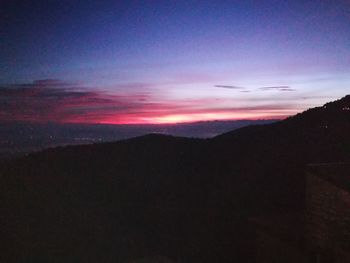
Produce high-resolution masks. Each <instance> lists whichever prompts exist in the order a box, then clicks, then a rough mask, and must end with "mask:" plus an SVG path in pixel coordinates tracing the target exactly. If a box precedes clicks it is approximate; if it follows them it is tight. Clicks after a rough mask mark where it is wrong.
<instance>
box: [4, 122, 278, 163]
mask: <svg viewBox="0 0 350 263" xmlns="http://www.w3.org/2000/svg"><path fill="white" fill-rule="evenodd" d="M274 121H276V120H256V121H251V120H238V121H212V122H197V123H188V124H177V125H176V124H173V125H102V124H101V125H91V124H55V123H49V124H35V123H34V124H33V123H23V122H21V123H16V122H8V123H2V125H0V156H2V157H10V156H16V155H18V154H23V153H28V152H31V151H37V150H40V149H45V148H49V147H56V146H63V145H72V144H87V143H88V144H89V143H97V142H108V141H116V140H122V139H127V138H131V137H136V136H141V135H145V134H148V133H162V134H169V135H174V136H183V137H196V138H209V137H213V136H216V135H219V134H222V133H224V132H228V131H231V130H234V129H237V128H241V127H244V126H247V125H253V124H267V123H272V122H274Z"/></svg>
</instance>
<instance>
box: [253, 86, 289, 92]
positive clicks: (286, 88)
mask: <svg viewBox="0 0 350 263" xmlns="http://www.w3.org/2000/svg"><path fill="white" fill-rule="evenodd" d="M259 89H260V90H266V91H268V90H278V91H295V89H293V88H291V87H289V86H269V87H261V88H259Z"/></svg>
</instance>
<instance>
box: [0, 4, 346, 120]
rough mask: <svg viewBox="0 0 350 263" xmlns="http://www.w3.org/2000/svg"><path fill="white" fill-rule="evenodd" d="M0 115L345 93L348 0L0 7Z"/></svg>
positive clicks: (262, 113) (190, 113)
mask: <svg viewBox="0 0 350 263" xmlns="http://www.w3.org/2000/svg"><path fill="white" fill-rule="evenodd" d="M0 10H1V11H0V28H1V29H0V35H1V44H0V121H31V122H41V123H42V122H59V123H115V124H129V123H176V122H192V121H199V120H230V119H269V118H284V117H286V116H289V115H293V114H295V113H298V112H301V111H302V110H304V109H307V108H310V107H314V106H319V105H322V104H323V103H325V102H327V101H331V100H334V99H338V98H340V97H343V96H345V95H346V94H349V93H350V1H348V0H329V1H317V0H310V1H298V0H293V1H292V0H291V1H288V0H285V1H272V0H269V1H264V0H260V1H258V0H256V1H249V0H244V1H243V0H242V1H233V0H232V1H204V0H202V1H190V0H186V1H180V0H177V1H170V0H168V1H132V0H129V1H101V0H95V1H92V0H91V1H89V0H85V1H75V0H67V1H64V0H60V1H54V0H48V1H40V0H36V1H34V0H33V1H26V0H23V1H16V0H8V1H6V0H5V1H1V2H0Z"/></svg>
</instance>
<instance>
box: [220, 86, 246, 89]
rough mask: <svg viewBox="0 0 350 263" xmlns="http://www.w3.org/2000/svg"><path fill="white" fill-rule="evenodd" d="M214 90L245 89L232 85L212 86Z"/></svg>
mask: <svg viewBox="0 0 350 263" xmlns="http://www.w3.org/2000/svg"><path fill="white" fill-rule="evenodd" d="M214 87H215V88H223V89H245V88H244V87H238V86H233V85H214Z"/></svg>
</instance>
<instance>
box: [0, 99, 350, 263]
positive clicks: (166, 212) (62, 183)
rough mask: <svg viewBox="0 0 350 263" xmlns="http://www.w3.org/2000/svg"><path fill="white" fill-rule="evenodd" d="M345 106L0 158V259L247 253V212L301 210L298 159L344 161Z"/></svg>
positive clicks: (218, 257) (347, 153)
mask: <svg viewBox="0 0 350 263" xmlns="http://www.w3.org/2000/svg"><path fill="white" fill-rule="evenodd" d="M349 107H350V96H346V97H344V98H342V99H341V100H338V101H335V102H332V103H328V104H326V105H324V106H323V107H319V108H314V109H310V110H308V111H306V112H303V113H302V114H298V115H296V116H294V117H291V118H288V119H286V120H284V121H280V122H276V123H273V124H269V125H259V126H249V127H246V128H242V129H238V130H235V131H233V132H229V133H226V134H222V135H220V136H217V137H215V138H213V139H186V138H180V137H171V136H164V135H147V136H143V137H138V138H133V139H129V140H125V141H119V142H115V143H103V144H95V145H85V146H71V147H64V148H55V149H50V150H45V151H43V152H40V153H36V154H32V155H29V156H26V157H23V158H20V159H16V160H13V161H11V162H7V163H3V164H2V166H1V177H0V208H1V211H0V241H1V253H0V262H36V263H40V262H132V261H133V260H136V259H139V258H146V257H151V258H152V257H153V258H155V259H156V260H154V262H156V261H157V260H158V261H159V262H162V260H163V259H164V258H163V257H166V258H169V259H172V260H174V261H175V262H254V248H253V245H254V233H253V232H254V230H253V229H252V228H251V226H250V225H249V224H248V222H247V218H250V217H255V216H261V215H265V214H269V213H272V212H283V211H300V210H302V209H303V206H304V189H305V187H304V183H305V180H304V171H305V166H306V165H307V164H308V163H322V162H339V161H344V162H345V161H350V110H349ZM160 256H161V257H160ZM140 262H143V261H140ZM144 262H146V261H144ZM164 262H165V261H164Z"/></svg>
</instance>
